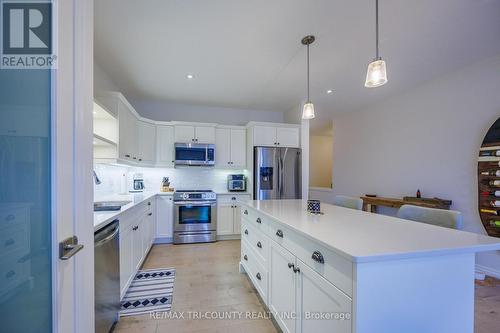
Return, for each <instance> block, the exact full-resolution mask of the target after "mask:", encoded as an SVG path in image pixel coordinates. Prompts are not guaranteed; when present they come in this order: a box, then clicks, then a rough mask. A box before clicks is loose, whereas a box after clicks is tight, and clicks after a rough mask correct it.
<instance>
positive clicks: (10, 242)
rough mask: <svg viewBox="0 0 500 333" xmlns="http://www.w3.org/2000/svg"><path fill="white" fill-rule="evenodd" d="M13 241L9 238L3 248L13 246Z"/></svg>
mask: <svg viewBox="0 0 500 333" xmlns="http://www.w3.org/2000/svg"><path fill="white" fill-rule="evenodd" d="M14 243H15V241H14V240H13V239H12V238H9V239H7V240H6V241H5V246H6V247H7V246H11V245H14Z"/></svg>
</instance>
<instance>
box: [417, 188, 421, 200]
mask: <svg viewBox="0 0 500 333" xmlns="http://www.w3.org/2000/svg"><path fill="white" fill-rule="evenodd" d="M421 197H422V193H420V189H417V198H419V199H420V198H421Z"/></svg>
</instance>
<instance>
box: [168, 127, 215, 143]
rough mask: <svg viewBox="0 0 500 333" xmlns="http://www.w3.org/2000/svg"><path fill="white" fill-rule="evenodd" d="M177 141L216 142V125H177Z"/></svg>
mask: <svg viewBox="0 0 500 333" xmlns="http://www.w3.org/2000/svg"><path fill="white" fill-rule="evenodd" d="M174 127H175V130H174V131H175V142H178V143H189V142H194V143H212V144H213V143H215V127H214V126H191V125H175V126H174Z"/></svg>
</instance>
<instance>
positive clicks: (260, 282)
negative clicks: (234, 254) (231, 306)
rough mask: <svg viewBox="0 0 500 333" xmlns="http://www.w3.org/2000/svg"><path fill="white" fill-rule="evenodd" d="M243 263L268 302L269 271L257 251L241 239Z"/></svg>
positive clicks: (265, 301)
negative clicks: (261, 261) (258, 257)
mask: <svg viewBox="0 0 500 333" xmlns="http://www.w3.org/2000/svg"><path fill="white" fill-rule="evenodd" d="M241 263H242V264H243V267H244V268H245V270H246V272H247V274H248V276H249V277H250V280H252V283H253V286H254V287H255V289H257V291H258V292H259V294H260V297H261V298H262V300H263V301H264V303H265V304H267V301H268V276H269V275H268V271H267V269H266V268H265V267H264V266H263V265H262V264H261V263H260V262H259V260H258V259H257V255H256V253H255V251H253V250H252V248H251V246H250V245H249V244H248V243H247V242H246V241H245V240H242V241H241Z"/></svg>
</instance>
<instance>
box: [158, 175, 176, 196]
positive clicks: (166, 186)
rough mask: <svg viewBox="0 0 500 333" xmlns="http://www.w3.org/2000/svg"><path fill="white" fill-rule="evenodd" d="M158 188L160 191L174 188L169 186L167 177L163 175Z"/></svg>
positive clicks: (171, 190)
mask: <svg viewBox="0 0 500 333" xmlns="http://www.w3.org/2000/svg"><path fill="white" fill-rule="evenodd" d="M160 190H161V191H162V192H173V191H174V189H173V188H172V187H170V179H169V178H168V177H163V180H162V181H161V188H160Z"/></svg>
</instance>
